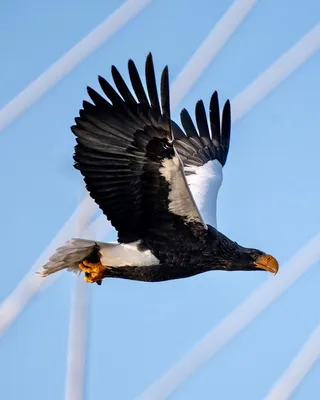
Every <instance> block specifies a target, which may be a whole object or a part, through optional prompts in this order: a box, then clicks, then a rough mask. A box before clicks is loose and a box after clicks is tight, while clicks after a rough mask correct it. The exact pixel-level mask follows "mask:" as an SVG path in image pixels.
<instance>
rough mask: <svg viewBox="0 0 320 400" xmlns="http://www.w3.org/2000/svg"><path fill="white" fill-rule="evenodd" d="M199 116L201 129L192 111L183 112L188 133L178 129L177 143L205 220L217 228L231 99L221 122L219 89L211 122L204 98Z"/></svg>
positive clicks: (197, 111) (198, 106)
mask: <svg viewBox="0 0 320 400" xmlns="http://www.w3.org/2000/svg"><path fill="white" fill-rule="evenodd" d="M195 116H196V122H197V128H198V130H197V129H196V127H195V125H194V123H193V121H192V118H191V117H190V114H189V113H188V111H187V110H185V109H183V110H182V111H181V115H180V117H181V124H182V126H183V128H184V130H185V134H184V133H183V132H182V131H181V130H179V129H177V128H176V129H175V130H174V131H173V133H174V138H175V142H174V144H175V148H176V149H177V151H178V153H179V155H180V157H181V160H182V162H183V164H184V171H185V174H186V179H187V182H188V184H189V187H190V190H191V193H192V195H193V197H194V200H195V202H196V204H197V206H198V208H199V210H200V212H201V214H202V216H203V218H204V220H205V221H206V222H207V223H209V224H210V225H212V226H214V227H217V217H216V202H217V196H218V192H219V189H220V186H221V183H222V179H223V176H222V167H223V166H224V165H225V163H226V160H227V156H228V151H229V145H230V130H231V110H230V102H229V100H228V101H226V103H225V105H224V107H223V112H222V121H221V122H220V107H219V99H218V93H217V92H216V91H215V92H214V93H213V94H212V96H211V99H210V106H209V117H210V118H209V120H210V124H208V119H207V116H206V111H205V107H204V104H203V102H202V101H199V102H198V103H197V104H196V108H195ZM209 126H210V129H209Z"/></svg>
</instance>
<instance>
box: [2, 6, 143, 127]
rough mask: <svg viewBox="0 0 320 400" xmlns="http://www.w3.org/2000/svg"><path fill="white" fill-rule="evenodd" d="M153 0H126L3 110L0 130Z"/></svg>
mask: <svg viewBox="0 0 320 400" xmlns="http://www.w3.org/2000/svg"><path fill="white" fill-rule="evenodd" d="M150 2H151V0H127V1H126V2H125V3H123V4H122V5H121V6H120V7H119V8H118V9H116V10H115V11H114V12H113V13H112V14H111V15H110V16H108V18H106V19H105V20H104V21H103V22H102V23H101V24H100V25H98V26H97V27H96V28H95V29H94V30H93V31H91V32H90V33H89V34H88V35H87V36H85V37H84V38H83V39H82V40H80V42H78V43H77V44H76V45H75V46H74V47H72V48H71V49H70V50H69V51H68V52H67V53H66V54H65V55H64V56H62V57H61V58H60V59H59V60H58V61H56V62H55V63H54V64H52V65H51V67H50V68H49V69H47V70H46V71H45V72H44V73H43V74H41V75H40V76H39V77H38V78H37V79H35V80H34V81H33V82H31V83H30V85H29V86H27V87H26V88H25V89H24V90H22V92H20V93H19V94H18V95H17V96H16V97H15V98H14V99H12V100H11V101H10V102H9V103H8V104H7V105H6V106H5V107H4V108H3V109H2V110H0V131H1V130H2V129H4V128H5V127H6V126H8V125H9V124H10V123H11V122H12V121H14V120H15V119H16V118H18V117H19V115H21V114H22V113H23V112H24V111H26V110H27V109H28V108H29V107H31V106H32V105H33V104H34V103H35V102H36V101H38V100H39V98H40V97H41V96H42V95H43V94H44V93H46V92H47V91H48V90H49V89H51V88H52V87H53V86H54V85H55V84H56V83H57V82H58V81H60V80H61V79H62V78H63V77H64V76H65V75H67V74H68V73H69V72H70V71H72V70H73V68H75V67H76V66H77V65H79V64H80V63H81V62H82V61H84V60H85V59H86V58H87V57H88V56H89V55H90V54H91V53H93V52H94V51H95V50H97V49H98V48H99V47H100V46H101V45H102V44H103V43H104V42H105V41H106V40H107V39H109V38H110V37H111V36H112V35H114V34H115V33H116V32H117V31H118V30H119V29H121V28H122V27H123V26H124V25H125V24H126V23H128V22H129V21H131V20H132V19H133V18H134V17H135V16H136V15H137V14H139V13H140V12H141V11H142V10H143V9H144V8H145V7H146V6H147V5H148V4H149V3H150Z"/></svg>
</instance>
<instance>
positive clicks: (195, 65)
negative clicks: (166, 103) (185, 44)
mask: <svg viewBox="0 0 320 400" xmlns="http://www.w3.org/2000/svg"><path fill="white" fill-rule="evenodd" d="M256 2H257V0H236V1H235V2H234V3H232V5H231V6H230V7H229V9H228V10H227V11H226V13H225V14H224V15H223V16H222V17H221V19H220V20H219V21H218V22H217V24H216V25H215V27H214V28H213V29H212V30H211V32H210V33H209V35H208V36H207V37H206V38H205V39H204V41H203V42H202V43H201V45H200V46H199V48H198V49H197V51H196V52H195V53H194V54H193V56H192V57H191V59H190V60H189V61H188V62H187V64H186V65H185V66H184V67H183V69H182V71H181V72H180V74H179V75H178V76H177V79H176V81H175V82H174V83H173V85H172V93H171V106H172V108H176V107H177V105H178V104H179V103H180V101H181V100H182V99H183V98H184V97H185V95H186V94H187V93H188V92H189V90H190V89H191V87H192V86H193V85H194V84H195V82H196V81H197V80H198V79H199V78H200V76H201V75H202V73H203V72H204V70H205V69H206V68H207V67H208V65H209V64H210V63H211V61H212V60H213V59H214V58H215V56H216V55H217V54H218V53H219V51H220V50H221V49H222V47H223V46H224V45H225V44H226V43H227V42H228V40H229V39H230V37H231V36H232V34H233V33H234V32H235V30H236V29H237V28H238V26H239V25H240V24H241V23H242V21H243V20H244V19H245V18H246V16H247V15H248V14H249V12H250V11H251V10H252V8H253V6H254V5H255V4H256Z"/></svg>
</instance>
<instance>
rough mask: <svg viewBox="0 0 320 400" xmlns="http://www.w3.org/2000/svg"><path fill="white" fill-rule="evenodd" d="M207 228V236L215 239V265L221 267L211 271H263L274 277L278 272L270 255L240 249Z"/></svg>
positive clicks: (213, 229)
mask: <svg viewBox="0 0 320 400" xmlns="http://www.w3.org/2000/svg"><path fill="white" fill-rule="evenodd" d="M208 228H209V235H212V237H215V241H214V243H215V246H217V247H216V248H217V250H218V251H217V253H218V256H219V258H220V260H219V261H218V262H217V264H216V265H220V266H221V268H213V269H224V270H228V271H261V270H265V271H268V272H271V273H273V274H274V275H275V274H276V273H277V272H278V269H279V263H278V261H277V260H276V259H275V258H274V257H273V256H271V255H270V254H266V253H265V252H263V251H261V250H257V249H251V248H246V247H242V246H240V245H239V244H238V243H236V242H234V241H232V240H230V239H229V238H228V237H227V236H225V235H223V234H222V233H221V232H219V231H217V230H216V229H215V228H213V227H212V226H208ZM217 236H218V237H217ZM217 239H218V240H217Z"/></svg>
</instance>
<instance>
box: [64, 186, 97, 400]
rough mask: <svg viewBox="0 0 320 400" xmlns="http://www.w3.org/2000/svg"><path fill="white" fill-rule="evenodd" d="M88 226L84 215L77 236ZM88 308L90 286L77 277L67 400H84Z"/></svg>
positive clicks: (70, 326)
mask: <svg viewBox="0 0 320 400" xmlns="http://www.w3.org/2000/svg"><path fill="white" fill-rule="evenodd" d="M82 192H84V188H83V190H82ZM88 225H89V215H86V214H82V215H81V217H80V219H79V221H78V229H77V234H76V236H77V237H81V236H83V235H82V234H83V232H84V231H85V230H86V229H87V231H89V232H90V230H91V226H92V225H91V226H90V227H89V226H88ZM90 234H91V238H94V236H95V235H94V232H90ZM88 307H89V297H88V285H87V284H86V283H85V282H84V281H83V280H82V279H79V277H76V279H74V289H73V292H72V301H71V307H70V323H69V340H68V355H67V374H66V388H65V400H84V391H85V375H86V374H85V370H86V368H85V367H86V350H87V334H88V329H87V321H88Z"/></svg>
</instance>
